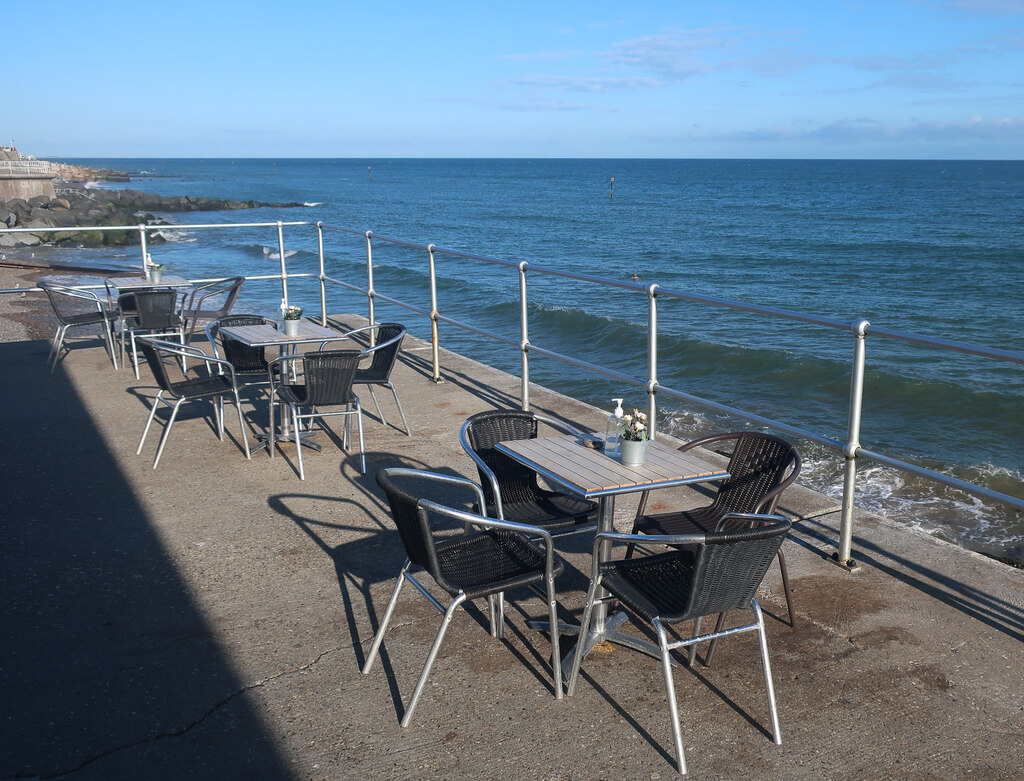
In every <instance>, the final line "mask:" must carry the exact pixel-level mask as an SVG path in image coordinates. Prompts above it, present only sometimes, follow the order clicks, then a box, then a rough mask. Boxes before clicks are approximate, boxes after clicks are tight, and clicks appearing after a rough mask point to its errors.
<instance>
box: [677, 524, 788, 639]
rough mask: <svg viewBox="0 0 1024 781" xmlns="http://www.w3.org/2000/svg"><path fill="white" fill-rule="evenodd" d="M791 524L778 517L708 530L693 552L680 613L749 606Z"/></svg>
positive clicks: (688, 615)
mask: <svg viewBox="0 0 1024 781" xmlns="http://www.w3.org/2000/svg"><path fill="white" fill-rule="evenodd" d="M766 520H769V519H766ZM791 527H792V523H791V522H790V521H789V520H787V519H782V518H780V519H777V520H774V521H772V522H769V523H766V524H764V525H757V526H754V528H746V529H738V530H733V531H721V532H711V533H709V534H708V535H707V536H706V539H705V542H704V544H703V545H699V546H697V549H696V551H695V554H694V555H695V556H696V561H695V564H694V569H693V580H692V582H691V584H690V588H689V593H688V595H687V600H686V606H685V609H684V611H683V615H684V616H685V617H686V618H695V617H697V616H708V615H712V614H713V613H725V612H728V611H730V610H745V609H746V608H748V607H749V606H750V600H752V599H753V598H754V595H755V593H756V592H757V589H758V587H759V586H760V585H761V581H762V580H764V576H765V573H767V572H768V567H769V566H770V565H771V563H772V561H773V560H774V559H775V556H776V554H777V553H778V552H779V548H780V547H782V542H783V540H784V539H785V538H786V535H787V534H788V533H789V530H790V528H791ZM679 555H681V556H685V555H689V553H688V552H685V551H683V552H680V553H679ZM676 620H685V618H679V617H676Z"/></svg>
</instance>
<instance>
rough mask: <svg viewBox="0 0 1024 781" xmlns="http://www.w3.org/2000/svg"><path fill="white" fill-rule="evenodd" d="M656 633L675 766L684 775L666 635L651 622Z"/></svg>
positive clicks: (659, 627)
mask: <svg viewBox="0 0 1024 781" xmlns="http://www.w3.org/2000/svg"><path fill="white" fill-rule="evenodd" d="M652 624H653V625H654V628H655V629H656V630H657V632H658V645H660V646H661V670H662V673H663V674H664V676H665V696H666V697H667V698H668V712H669V715H670V716H671V717H672V738H673V740H674V741H675V744H676V764H677V767H678V768H679V773H680V774H681V775H684V776H685V775H686V755H685V754H684V753H683V734H682V730H681V729H680V727H679V705H678V704H677V703H676V687H675V683H674V682H673V680H672V660H671V658H669V653H668V634H667V633H666V632H665V627H663V626H662V625H661V622H660V621H659V620H658V619H654V621H652ZM691 647H692V646H691Z"/></svg>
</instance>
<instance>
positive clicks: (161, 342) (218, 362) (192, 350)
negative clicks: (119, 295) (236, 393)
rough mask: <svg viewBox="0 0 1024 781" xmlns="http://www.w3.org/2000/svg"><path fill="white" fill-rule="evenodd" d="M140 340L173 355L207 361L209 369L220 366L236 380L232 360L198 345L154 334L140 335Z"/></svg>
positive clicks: (223, 371) (222, 371)
mask: <svg viewBox="0 0 1024 781" xmlns="http://www.w3.org/2000/svg"><path fill="white" fill-rule="evenodd" d="M138 339H139V341H140V342H148V343H149V344H151V345H153V346H154V347H159V348H160V351H161V352H165V353H170V354H172V355H178V356H181V357H183V358H196V359H198V360H200V361H203V362H205V363H206V368H207V371H209V369H210V367H211V365H212V366H217V367H219V368H220V370H221V373H223V374H229V375H231V383H232V384H234V382H235V367H234V366H232V365H231V362H230V361H226V360H224V359H223V358H215V357H213V356H212V355H207V354H206V353H205V352H203V351H202V350H201V349H200V348H198V347H193V346H192V345H188V344H179V343H178V342H168V341H167V340H165V339H156V338H154V337H152V336H140V337H138Z"/></svg>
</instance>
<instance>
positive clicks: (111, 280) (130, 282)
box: [104, 274, 192, 293]
mask: <svg viewBox="0 0 1024 781" xmlns="http://www.w3.org/2000/svg"><path fill="white" fill-rule="evenodd" d="M104 281H105V282H106V283H107V287H108V288H117V291H118V292H119V293H124V292H126V291H129V290H139V289H141V288H150V289H152V288H158V287H175V288H189V287H192V283H191V282H189V281H188V280H187V279H185V277H177V276H174V275H173V274H164V275H163V276H162V277H161V278H160V281H159V282H154V281H152V280H151V279H149V278H148V277H146V276H144V275H142V274H139V275H137V276H126V277H107V278H106V279H105V280H104Z"/></svg>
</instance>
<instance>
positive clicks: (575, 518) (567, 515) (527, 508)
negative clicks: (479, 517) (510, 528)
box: [487, 491, 597, 529]
mask: <svg viewBox="0 0 1024 781" xmlns="http://www.w3.org/2000/svg"><path fill="white" fill-rule="evenodd" d="M501 508H502V511H503V513H504V516H505V520H506V521H515V522H516V523H529V524H531V525H533V526H540V527H542V528H544V529H563V528H568V527H570V526H576V525H578V524H582V523H589V522H590V521H592V520H593V518H592V516H593V514H594V513H595V512H597V503H596V502H591V501H589V500H586V499H576V498H575V497H572V496H567V495H565V494H558V493H554V492H551V491H548V492H543V493H540V494H538V495H537V496H536V497H534V498H530V499H520V500H513V501H504V500H503V501H502V503H501ZM497 513H498V510H497V507H496V506H495V505H493V504H489V505H488V506H487V514H488V515H490V516H491V517H492V518H496V517H497Z"/></svg>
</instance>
